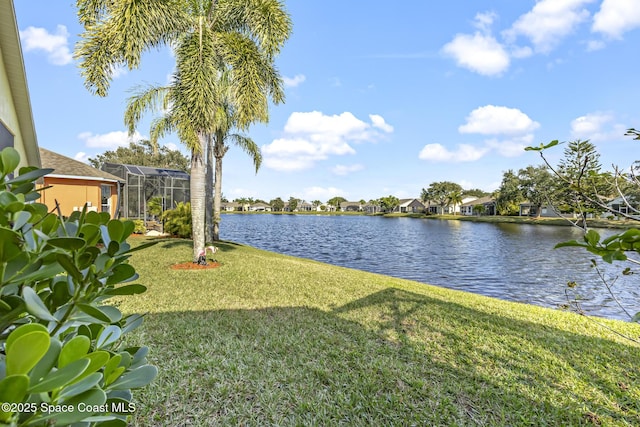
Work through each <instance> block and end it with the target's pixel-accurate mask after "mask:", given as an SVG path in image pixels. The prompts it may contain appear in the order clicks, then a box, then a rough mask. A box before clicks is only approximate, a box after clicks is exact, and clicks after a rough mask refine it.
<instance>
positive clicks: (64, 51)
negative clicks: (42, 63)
mask: <svg viewBox="0 0 640 427" xmlns="http://www.w3.org/2000/svg"><path fill="white" fill-rule="evenodd" d="M20 39H21V40H22V47H23V49H24V51H25V52H30V51H44V52H46V53H47V54H48V59H49V62H51V63H52V64H54V65H66V64H69V63H71V61H73V56H72V55H71V51H70V50H69V42H68V39H69V32H68V31H67V27H65V26H64V25H58V27H57V29H56V33H55V34H50V33H49V32H48V31H47V30H46V29H44V28H36V27H27V29H25V30H23V31H20Z"/></svg>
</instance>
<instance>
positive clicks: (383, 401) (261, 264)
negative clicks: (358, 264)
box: [116, 239, 640, 426]
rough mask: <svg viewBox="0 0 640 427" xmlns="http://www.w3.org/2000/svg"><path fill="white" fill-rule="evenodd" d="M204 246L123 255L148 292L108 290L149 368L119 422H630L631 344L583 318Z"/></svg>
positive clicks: (172, 244) (174, 243) (635, 349)
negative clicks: (200, 252) (133, 326)
mask: <svg viewBox="0 0 640 427" xmlns="http://www.w3.org/2000/svg"><path fill="white" fill-rule="evenodd" d="M218 246H219V248H220V251H219V252H218V254H216V259H217V260H218V261H219V262H220V263H221V266H220V267H219V268H216V269H212V270H206V271H178V270H172V269H171V268H170V267H171V265H172V264H174V263H178V262H182V261H186V260H188V259H189V257H190V254H191V242H190V241H187V240H179V239H165V240H159V243H158V244H157V245H156V246H153V247H151V248H148V249H145V250H144V251H139V252H136V253H135V254H134V256H133V257H132V258H131V263H132V264H133V266H134V267H135V268H136V270H137V271H138V273H139V274H140V280H139V283H143V284H145V285H146V286H147V287H148V291H147V292H146V293H145V294H142V295H137V296H133V297H126V298H122V299H119V300H117V301H116V304H118V305H119V306H120V307H121V309H123V311H125V312H128V313H131V312H136V313H148V314H147V316H146V318H145V322H144V324H143V326H142V327H141V328H140V329H138V330H137V331H136V332H135V333H134V334H133V335H134V336H132V337H131V338H130V341H131V342H132V343H139V344H145V345H148V346H149V347H150V353H149V357H150V360H151V362H152V363H154V364H155V365H156V366H157V367H158V368H159V371H160V373H159V375H158V377H157V379H156V380H155V381H154V382H153V383H152V384H151V385H150V386H149V387H147V388H146V389H144V390H138V391H136V394H135V396H136V401H137V407H136V412H135V419H134V423H135V425H142V426H149V425H255V426H264V425H298V426H302V425H304V426H307V425H336V424H344V425H356V426H357V425H362V426H372V425H375V426H387V425H419V426H425V425H446V426H448V425H460V426H464V425H509V426H514V425H531V426H542V425H552V426H569V425H571V426H574V425H640V372H639V368H638V367H639V366H640V347H639V346H637V345H634V344H631V343H630V342H629V341H627V340H625V339H623V338H620V337H618V336H617V335H615V334H613V333H611V332H610V331H608V330H607V329H605V328H602V327H600V326H598V325H597V324H595V323H594V322H593V321H592V320H590V319H589V318H587V317H583V316H578V315H575V314H572V313H565V312H560V311H556V310H550V309H544V308H540V307H534V306H528V305H524V304H517V303H511V302H504V301H500V300H496V299H491V298H487V297H482V296H477V295H473V294H469V293H464V292H459V291H453V290H446V289H443V288H437V287H431V286H427V285H424V284H420V283H416V282H411V281H407V280H402V279H395V278H390V277H386V276H382V275H377V274H371V273H365V272H360V271H356V270H350V269H346V268H341V267H334V266H330V265H326V264H322V263H318V262H315V261H308V260H302V259H299V258H293V257H289V256H284V255H278V254H274V253H271V252H266V251H262V250H257V249H254V248H251V247H247V246H241V245H237V244H233V243H221V244H219V245H218ZM604 323H606V324H607V325H609V326H611V327H613V328H615V329H616V330H618V331H620V332H624V333H626V334H629V335H631V336H634V337H639V336H640V326H639V325H635V324H629V323H623V322H619V321H604Z"/></svg>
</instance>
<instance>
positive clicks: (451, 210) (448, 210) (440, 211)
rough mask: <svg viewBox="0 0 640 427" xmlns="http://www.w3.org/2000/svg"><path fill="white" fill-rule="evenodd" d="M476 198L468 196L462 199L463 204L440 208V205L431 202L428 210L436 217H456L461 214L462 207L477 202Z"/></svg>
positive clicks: (428, 204)
mask: <svg viewBox="0 0 640 427" xmlns="http://www.w3.org/2000/svg"><path fill="white" fill-rule="evenodd" d="M477 199H478V198H477V197H475V196H466V197H463V198H462V203H453V204H450V205H448V206H446V205H445V206H440V205H439V204H436V203H434V202H433V201H429V202H428V203H427V208H426V210H427V211H429V212H430V213H432V214H436V215H447V214H449V215H455V214H458V213H460V212H461V207H462V205H464V204H466V203H469V202H472V201H474V200H477Z"/></svg>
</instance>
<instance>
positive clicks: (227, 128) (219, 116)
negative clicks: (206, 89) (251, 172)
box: [205, 72, 268, 240]
mask: <svg viewBox="0 0 640 427" xmlns="http://www.w3.org/2000/svg"><path fill="white" fill-rule="evenodd" d="M216 89H218V93H217V94H216V97H217V98H218V109H217V110H216V112H215V119H216V120H215V121H216V129H215V132H214V135H213V143H212V144H210V145H209V147H208V155H209V156H210V157H209V159H210V160H209V165H208V166H209V167H208V169H209V168H210V166H211V163H212V162H211V158H214V159H215V170H214V176H215V180H214V187H215V188H214V191H213V195H214V197H213V218H212V221H205V224H206V234H207V235H208V236H210V238H211V240H220V220H221V216H220V211H221V205H222V198H221V197H222V158H223V157H224V155H225V154H226V153H227V151H229V144H228V143H232V144H234V145H236V146H238V147H240V148H241V149H242V150H243V151H244V152H245V153H247V154H248V155H249V156H250V157H251V159H252V160H253V164H254V166H255V168H256V173H258V169H259V168H260V164H261V163H262V153H261V152H260V147H258V144H256V143H255V142H254V141H253V140H252V139H251V138H249V137H247V136H245V135H242V134H239V133H231V130H232V129H233V128H237V127H238V120H239V118H238V108H237V107H236V105H234V102H235V101H236V100H235V98H234V93H235V91H236V90H237V88H236V87H235V85H234V82H233V81H232V80H231V74H230V73H228V72H224V73H221V74H220V80H219V84H218V85H216ZM263 107H264V108H265V109H266V108H267V104H264V105H263ZM260 113H261V115H267V114H268V113H267V112H266V111H261V112H260ZM210 182H211V181H210V180H207V184H209V183H210ZM211 193H212V192H211V191H207V195H210V194H211Z"/></svg>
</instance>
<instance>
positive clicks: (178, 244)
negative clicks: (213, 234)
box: [150, 237, 243, 252]
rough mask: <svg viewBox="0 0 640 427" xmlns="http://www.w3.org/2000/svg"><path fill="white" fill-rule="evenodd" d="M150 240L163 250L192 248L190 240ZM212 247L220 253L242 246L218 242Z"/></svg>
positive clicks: (174, 238) (172, 238)
mask: <svg viewBox="0 0 640 427" xmlns="http://www.w3.org/2000/svg"><path fill="white" fill-rule="evenodd" d="M150 240H151V241H155V242H156V244H157V245H158V246H159V247H161V248H164V249H175V248H192V247H193V241H192V240H191V239H182V238H178V237H154V238H153V239H150ZM213 245H214V246H215V247H217V248H218V250H220V251H222V252H229V251H232V250H234V249H236V248H239V247H242V246H243V245H242V244H240V243H235V242H230V241H225V240H219V241H217V242H215V243H214V244H213Z"/></svg>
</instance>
